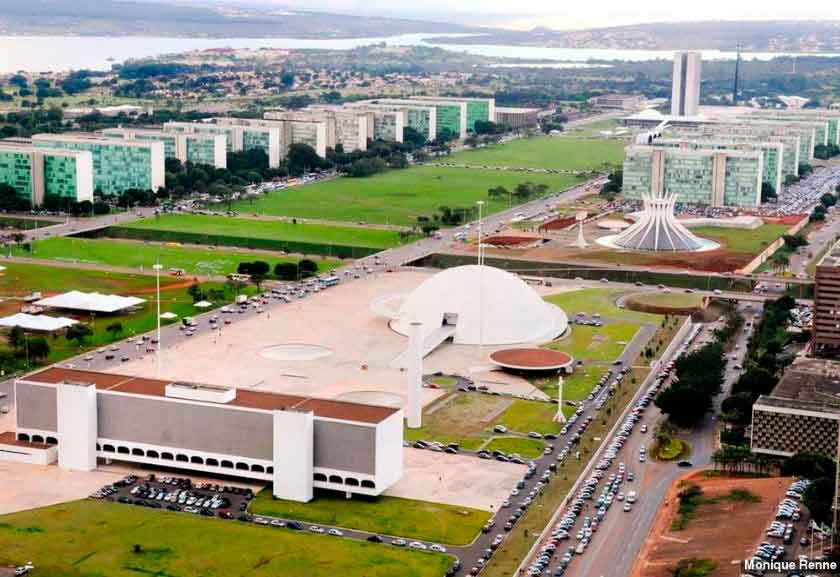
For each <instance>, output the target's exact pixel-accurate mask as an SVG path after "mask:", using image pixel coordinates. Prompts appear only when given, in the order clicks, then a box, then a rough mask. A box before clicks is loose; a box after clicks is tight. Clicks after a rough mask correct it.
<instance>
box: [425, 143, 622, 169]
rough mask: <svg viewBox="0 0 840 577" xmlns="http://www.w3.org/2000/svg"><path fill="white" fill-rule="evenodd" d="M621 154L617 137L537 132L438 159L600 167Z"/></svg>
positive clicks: (521, 165)
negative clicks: (568, 136)
mask: <svg viewBox="0 0 840 577" xmlns="http://www.w3.org/2000/svg"><path fill="white" fill-rule="evenodd" d="M623 158H624V143H623V142H621V141H618V140H581V139H578V140H575V139H570V138H558V137H553V136H537V137H534V138H521V139H518V140H512V141H510V142H507V143H504V144H495V145H492V146H488V147H485V148H479V149H475V150H465V151H462V152H458V153H455V154H452V155H450V156H448V157H445V158H443V159H439V162H453V163H456V164H467V165H470V166H475V165H486V166H509V167H518V168H553V169H558V170H591V169H598V168H602V166H603V164H604V163H605V162H607V163H610V164H619V163H621V161H622V159H623Z"/></svg>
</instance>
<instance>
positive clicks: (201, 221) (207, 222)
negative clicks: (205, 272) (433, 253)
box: [124, 198, 401, 249]
mask: <svg viewBox="0 0 840 577" xmlns="http://www.w3.org/2000/svg"><path fill="white" fill-rule="evenodd" d="M302 200H303V199H302ZM333 202H340V199H339V198H336V199H334V200H333ZM124 227H125V228H131V229H140V230H165V231H175V232H186V233H194V234H201V235H215V236H232V237H244V238H257V239H267V240H277V241H290V242H312V243H323V244H332V245H340V246H360V247H368V248H382V249H384V248H390V247H392V246H397V245H399V244H400V242H401V240H400V235H399V233H398V232H396V231H392V230H378V229H369V228H362V227H359V226H329V225H324V224H307V223H298V224H293V223H291V222H281V221H277V220H268V219H265V220H258V219H249V218H229V217H223V216H206V215H200V214H165V215H163V216H160V217H157V218H147V219H144V220H139V221H135V222H132V223H129V224H126V225H124Z"/></svg>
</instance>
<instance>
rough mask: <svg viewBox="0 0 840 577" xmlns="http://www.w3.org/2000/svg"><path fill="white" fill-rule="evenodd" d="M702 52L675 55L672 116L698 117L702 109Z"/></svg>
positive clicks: (676, 53) (677, 53)
mask: <svg viewBox="0 0 840 577" xmlns="http://www.w3.org/2000/svg"><path fill="white" fill-rule="evenodd" d="M702 62H703V59H702V55H701V53H700V52H675V53H674V79H673V84H672V87H671V116H697V114H698V112H699V108H700V69H701V66H702Z"/></svg>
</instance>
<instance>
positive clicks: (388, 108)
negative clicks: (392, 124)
mask: <svg viewBox="0 0 840 577" xmlns="http://www.w3.org/2000/svg"><path fill="white" fill-rule="evenodd" d="M390 102H392V101H387V102H386V101H381V100H365V101H361V102H348V103H347V104H345V105H344V106H345V107H347V108H360V109H362V110H371V111H373V112H374V114H377V113H378V112H381V113H383V114H389V113H395V114H398V115H401V116H403V119H402V124H403V129H404V128H405V127H409V128H412V129H414V130H416V131H417V132H419V133H420V134H422V135H423V136H425V137H426V139H427V140H434V139H435V138H436V137H437V109H436V108H435V107H434V106H430V105H428V104H425V105H424V104H422V103H421V104H415V105H411V104H393V103H390ZM396 122H397V123H399V121H396ZM375 131H376V128H375V125H374V132H375ZM383 140H387V138H383ZM396 140H397V142H402V135H400V138H398V139H396Z"/></svg>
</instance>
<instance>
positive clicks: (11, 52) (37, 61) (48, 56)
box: [0, 34, 831, 73]
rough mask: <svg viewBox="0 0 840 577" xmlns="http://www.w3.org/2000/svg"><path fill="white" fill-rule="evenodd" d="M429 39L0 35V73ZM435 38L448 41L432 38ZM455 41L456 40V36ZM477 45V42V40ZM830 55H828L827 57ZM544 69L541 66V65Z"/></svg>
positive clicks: (559, 53) (564, 56) (532, 50)
mask: <svg viewBox="0 0 840 577" xmlns="http://www.w3.org/2000/svg"><path fill="white" fill-rule="evenodd" d="M430 36H432V35H429V34H404V35H401V36H391V37H383V38H328V39H300V38H150V37H137V36H119V37H93V36H0V73H8V72H15V71H17V70H27V71H32V72H46V71H56V70H68V69H80V68H87V69H91V70H107V69H109V68H110V67H111V65H112V64H114V63H119V62H123V61H125V60H128V59H130V58H143V57H150V56H158V55H161V54H171V53H175V52H186V51H189V50H203V49H207V48H225V47H229V48H252V49H257V48H298V49H304V48H321V49H328V50H329V49H331V50H346V49H349V48H355V47H358V46H366V45H370V44H377V43H381V42H385V43H387V44H391V45H422V46H432V45H433V44H431V43H429V42H426V41H425V40H424V38H429V37H430ZM434 36H438V37H441V36H447V35H445V34H436V35H434ZM455 36H459V35H455ZM476 40H478V38H477V39H476ZM438 46H440V47H441V48H446V49H448V50H455V51H462V52H468V53H471V54H478V55H482V56H489V57H498V58H501V57H509V58H521V59H523V60H524V61H526V62H527V61H529V60H530V61H537V60H552V61H555V62H557V63H558V67H561V66H563V65H564V64H565V65H568V64H574V63H581V62H586V61H589V60H625V61H644V60H655V59H658V58H664V59H670V58H671V56H672V55H673V52H672V51H670V50H606V49H605V50H601V49H577V48H543V47H534V46H503V45H498V46H497V45H492V44H448V45H447V44H440V45H438ZM779 55H780V54H779V53H759V52H755V53H745V54H744V55H743V57H744V58H746V59H753V58H756V59H761V60H769V59H770V58H773V57H774V56H779ZM826 56H831V55H826ZM734 57H735V54H734V53H733V52H721V51H718V50H704V51H703V58H704V59H707V60H717V59H732V58H734ZM543 66H544V64H543Z"/></svg>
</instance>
